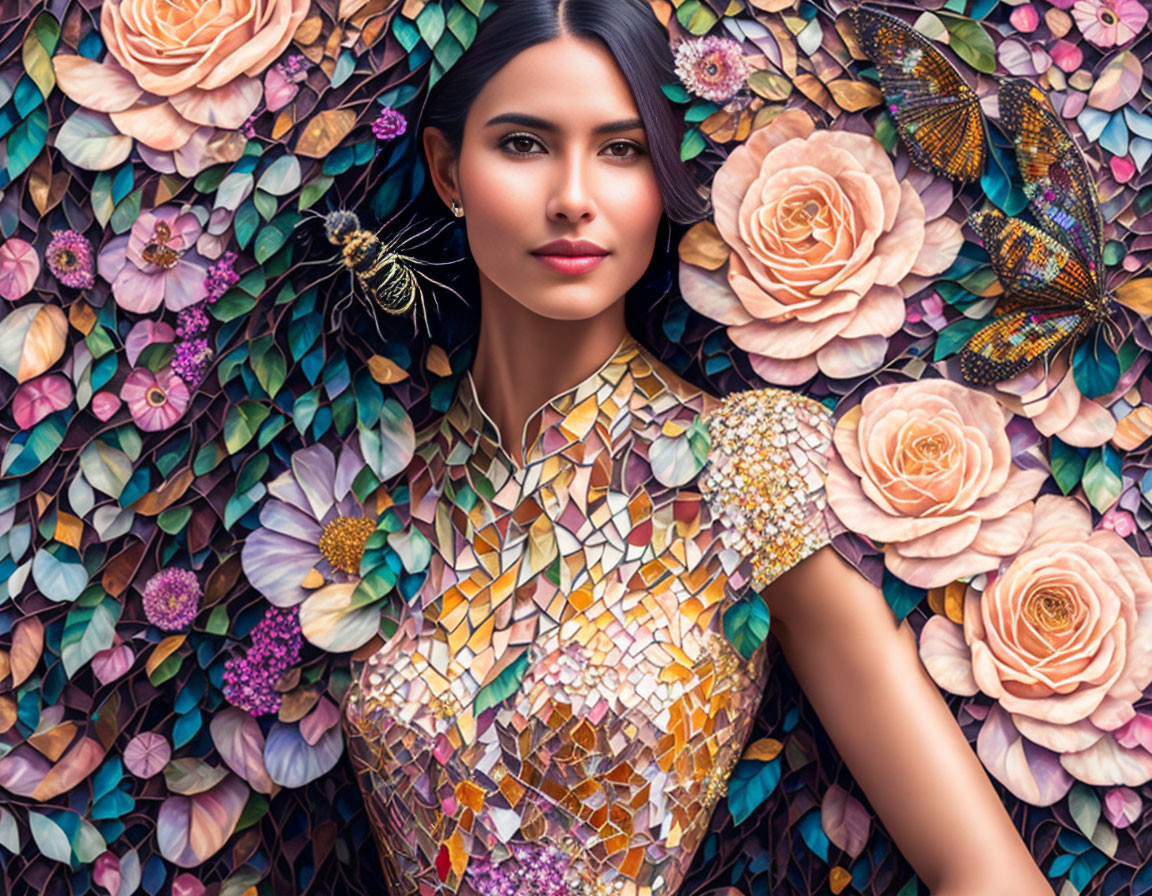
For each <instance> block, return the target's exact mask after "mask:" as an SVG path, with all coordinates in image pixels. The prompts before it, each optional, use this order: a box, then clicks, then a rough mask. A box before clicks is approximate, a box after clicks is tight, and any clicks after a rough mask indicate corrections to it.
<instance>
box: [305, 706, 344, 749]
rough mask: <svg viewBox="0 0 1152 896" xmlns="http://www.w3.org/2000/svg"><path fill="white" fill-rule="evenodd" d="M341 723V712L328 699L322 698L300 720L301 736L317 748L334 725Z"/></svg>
mask: <svg viewBox="0 0 1152 896" xmlns="http://www.w3.org/2000/svg"><path fill="white" fill-rule="evenodd" d="M339 723H340V710H338V709H337V708H336V704H335V703H333V702H332V701H331V700H329V699H328V698H327V697H321V698H320V699H319V700H318V701H317V702H316V706H315V707H313V709H312V711H311V712H310V713H308V715H306V716H305V717H304V718H303V719H301V720H300V734H301V735H302V736H303V737H304V740H306V741H307V742H308V743H309V744H310V745H311V746H313V747H314V746H316V744H317V743H318V742H319V741H320V738H321V737H323V736H324V735H325V734H326V733H327V732H328V731H329V730H331V729H332V727H333V726H334V725H338V724H339Z"/></svg>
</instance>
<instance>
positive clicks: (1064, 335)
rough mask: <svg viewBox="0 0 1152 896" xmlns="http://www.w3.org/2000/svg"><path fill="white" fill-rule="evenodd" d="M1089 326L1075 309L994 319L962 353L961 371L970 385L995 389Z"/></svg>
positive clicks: (1021, 312) (1020, 312)
mask: <svg viewBox="0 0 1152 896" xmlns="http://www.w3.org/2000/svg"><path fill="white" fill-rule="evenodd" d="M1088 326H1089V321H1088V318H1087V317H1086V316H1085V315H1084V314H1083V313H1082V312H1080V311H1078V310H1076V309H1074V308H1052V309H1046V310H1043V311H1034V310H1031V309H1028V308H1021V309H1018V310H1015V311H1008V312H1006V313H1004V314H1000V315H998V316H996V317H995V318H993V319H992V320H991V321H990V322H989V323H988V324H987V325H985V326H984V327H982V328H981V329H979V330H977V331H976V333H975V334H973V336H972V338H971V339H969V340H968V344H967V345H966V346H964V348H963V349H962V350H961V351H960V372H961V374H962V375H963V377H964V379H966V380H968V382H970V383H975V384H977V385H981V386H993V385H995V384H996V383H1002V382H1004V380H1008V379H1011V378H1012V377H1014V376H1016V374H1018V373H1021V372H1022V371H1024V370H1026V369H1027V368H1028V367H1030V366H1031V365H1032V364H1033V362H1035V361H1036V360H1037V359H1039V358H1042V357H1047V356H1049V355H1051V354H1055V353H1057V352H1059V351H1060V350H1061V349H1062V348H1063V347H1064V346H1065V345H1067V344H1068V343H1069V342H1070V341H1072V340H1074V339H1076V338H1077V337H1078V336H1080V335H1081V334H1082V333H1083V332H1084V331H1085V330H1086V329H1087V328H1088Z"/></svg>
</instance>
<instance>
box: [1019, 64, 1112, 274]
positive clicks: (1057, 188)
mask: <svg viewBox="0 0 1152 896" xmlns="http://www.w3.org/2000/svg"><path fill="white" fill-rule="evenodd" d="M999 96H1000V121H1001V123H1002V124H1003V125H1004V128H1005V130H1007V131H1008V132H1009V134H1010V135H1011V137H1012V141H1013V143H1014V144H1015V146H1016V162H1017V165H1019V167H1020V174H1021V176H1022V177H1023V179H1024V192H1025V194H1026V195H1027V196H1028V204H1029V208H1030V209H1031V210H1032V213H1033V215H1035V217H1036V221H1037V222H1038V223H1039V225H1040V227H1041V228H1043V229H1044V231H1045V232H1047V233H1048V234H1049V235H1051V236H1052V237H1054V238H1055V239H1057V240H1059V241H1061V242H1062V243H1064V244H1065V245H1067V246H1069V247H1071V248H1072V249H1073V250H1074V251H1075V252H1076V254H1077V255H1078V256H1079V257H1080V259H1081V262H1082V264H1083V265H1084V266H1086V267H1087V268H1088V270H1089V271H1090V273H1091V282H1092V287H1091V288H1092V292H1091V294H1099V293H1100V291H1101V289H1100V284H1101V282H1102V281H1101V277H1102V274H1103V249H1104V240H1103V233H1104V222H1103V218H1102V216H1101V214H1100V203H1099V200H1098V199H1097V198H1096V181H1095V179H1094V178H1093V177H1092V174H1091V172H1090V171H1089V170H1088V165H1087V163H1086V162H1085V161H1084V157H1083V156H1082V155H1081V154H1080V150H1079V149H1078V148H1077V146H1076V143H1075V141H1074V140H1073V139H1072V137H1071V135H1070V134H1069V133H1068V131H1067V130H1066V129H1065V127H1064V125H1063V124H1062V123H1061V121H1060V119H1059V118H1058V117H1057V115H1056V113H1055V112H1054V111H1053V109H1052V106H1051V105H1050V104H1049V102H1048V98H1047V96H1046V95H1045V94H1044V91H1042V90H1041V89H1040V88H1038V87H1036V86H1035V85H1034V84H1032V83H1030V82H1028V81H1025V80H1022V79H1016V80H1012V81H1006V82H1005V83H1004V84H1003V85H1001V88H1000V94H999Z"/></svg>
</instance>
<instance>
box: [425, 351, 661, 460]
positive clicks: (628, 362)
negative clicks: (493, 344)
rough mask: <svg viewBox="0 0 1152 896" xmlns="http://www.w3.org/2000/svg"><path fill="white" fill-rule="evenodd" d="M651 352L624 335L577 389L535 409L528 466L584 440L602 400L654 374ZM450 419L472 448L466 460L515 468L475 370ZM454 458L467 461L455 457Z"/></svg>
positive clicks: (527, 439) (527, 434) (526, 447)
mask: <svg viewBox="0 0 1152 896" xmlns="http://www.w3.org/2000/svg"><path fill="white" fill-rule="evenodd" d="M651 372H652V366H651V361H650V356H649V353H648V352H647V350H646V349H645V348H644V347H643V346H642V345H641V344H640V343H639V342H637V341H636V339H635V337H633V336H632V335H631V334H627V335H625V337H624V338H623V339H622V340H621V342H620V344H619V345H618V346H617V347H616V350H615V351H614V352H613V353H612V355H611V356H610V357H609V358H608V359H607V360H606V361H605V362H604V363H603V364H601V365H600V367H598V368H597V369H596V370H595V371H594V372H593V373H592V374H590V375H589V376H587V377H585V378H584V379H582V380H581V381H580V382H579V383H577V384H576V385H574V386H572V387H570V388H568V389H565V390H564V391H563V392H561V393H559V394H558V395H554V396H552V398H550V399H548V400H547V401H546V402H544V403H543V404H542V405H540V407H538V408H537V409H536V410H534V411H533V412H532V413H531V414H530V415H529V416H528V419H527V420H526V421H525V422H524V429H523V431H522V432H521V433H520V434H519V438H520V448H521V457H523V459H524V466H525V467H527V466H529V465H531V464H532V463H533V462H534V461H538V460H541V459H543V458H545V457H548V456H549V455H551V454H553V453H555V452H556V451H558V450H561V449H562V448H564V447H565V446H566V445H570V444H571V443H572V442H573V441H575V440H577V439H580V438H582V437H583V436H584V435H586V434H587V432H588V430H589V429H591V427H592V425H593V424H594V423H595V422H596V419H597V413H598V409H599V404H600V400H601V397H602V396H603V394H604V393H605V391H607V392H608V393H610V394H611V393H614V392H615V391H616V390H618V389H619V388H621V387H623V388H627V389H634V388H635V383H636V382H637V380H639V379H641V378H643V377H644V376H646V375H650V374H651ZM448 417H449V419H450V420H452V421H453V425H454V426H455V427H456V428H458V429H459V431H460V435H461V436H462V437H463V438H464V440H465V442H466V443H467V445H468V446H469V449H468V450H467V455H468V457H472V456H474V455H477V454H483V455H484V456H485V457H487V458H496V457H500V458H502V459H504V460H505V461H506V463H507V464H508V465H509V466H510V467H513V468H515V467H516V466H517V465H516V464H515V462H514V461H513V460H512V457H511V455H510V454H509V452H508V451H507V449H506V448H505V446H504V445H503V444H502V443H501V436H500V431H499V429H498V428H497V426H496V424H495V423H494V422H493V421H492V418H491V417H490V416H489V415H488V414H487V412H486V411H485V410H484V408H483V407H481V405H480V399H479V397H478V396H477V394H476V383H475V381H474V380H473V378H472V371H471V370H469V371H467V372H466V373H465V374H464V376H463V377H461V379H460V383H459V384H458V386H457V389H456V395H455V397H454V399H453V402H452V407H451V409H450V410H449V412H448ZM453 459H454V460H460V461H462V460H465V459H466V458H463V457H459V456H457V457H456V458H453Z"/></svg>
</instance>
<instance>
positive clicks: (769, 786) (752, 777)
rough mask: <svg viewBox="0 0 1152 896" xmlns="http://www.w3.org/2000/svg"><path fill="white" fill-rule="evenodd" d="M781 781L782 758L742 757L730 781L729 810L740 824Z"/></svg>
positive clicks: (733, 818) (734, 819)
mask: <svg viewBox="0 0 1152 896" xmlns="http://www.w3.org/2000/svg"><path fill="white" fill-rule="evenodd" d="M779 782H780V758H779V757H777V758H775V759H773V760H771V761H769V762H762V761H761V760H759V759H741V760H740V761H739V762H737V763H736V767H735V768H734V769H733V770H732V777H731V778H730V779H729V781H728V811H729V812H731V813H732V820H733V821H734V822H735V823H736V824H740V823H741V822H743V821H744V820H745V819H747V818H748V817H749V816H751V815H752V813H753V812H755V811H756V809H757V807H758V806H760V805H761V804H762V803H763V802H764V800H766V799H768V797H769V796H770V795H771V794H772V791H773V790H775V789H776V785H777V784H778V783H779Z"/></svg>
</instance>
